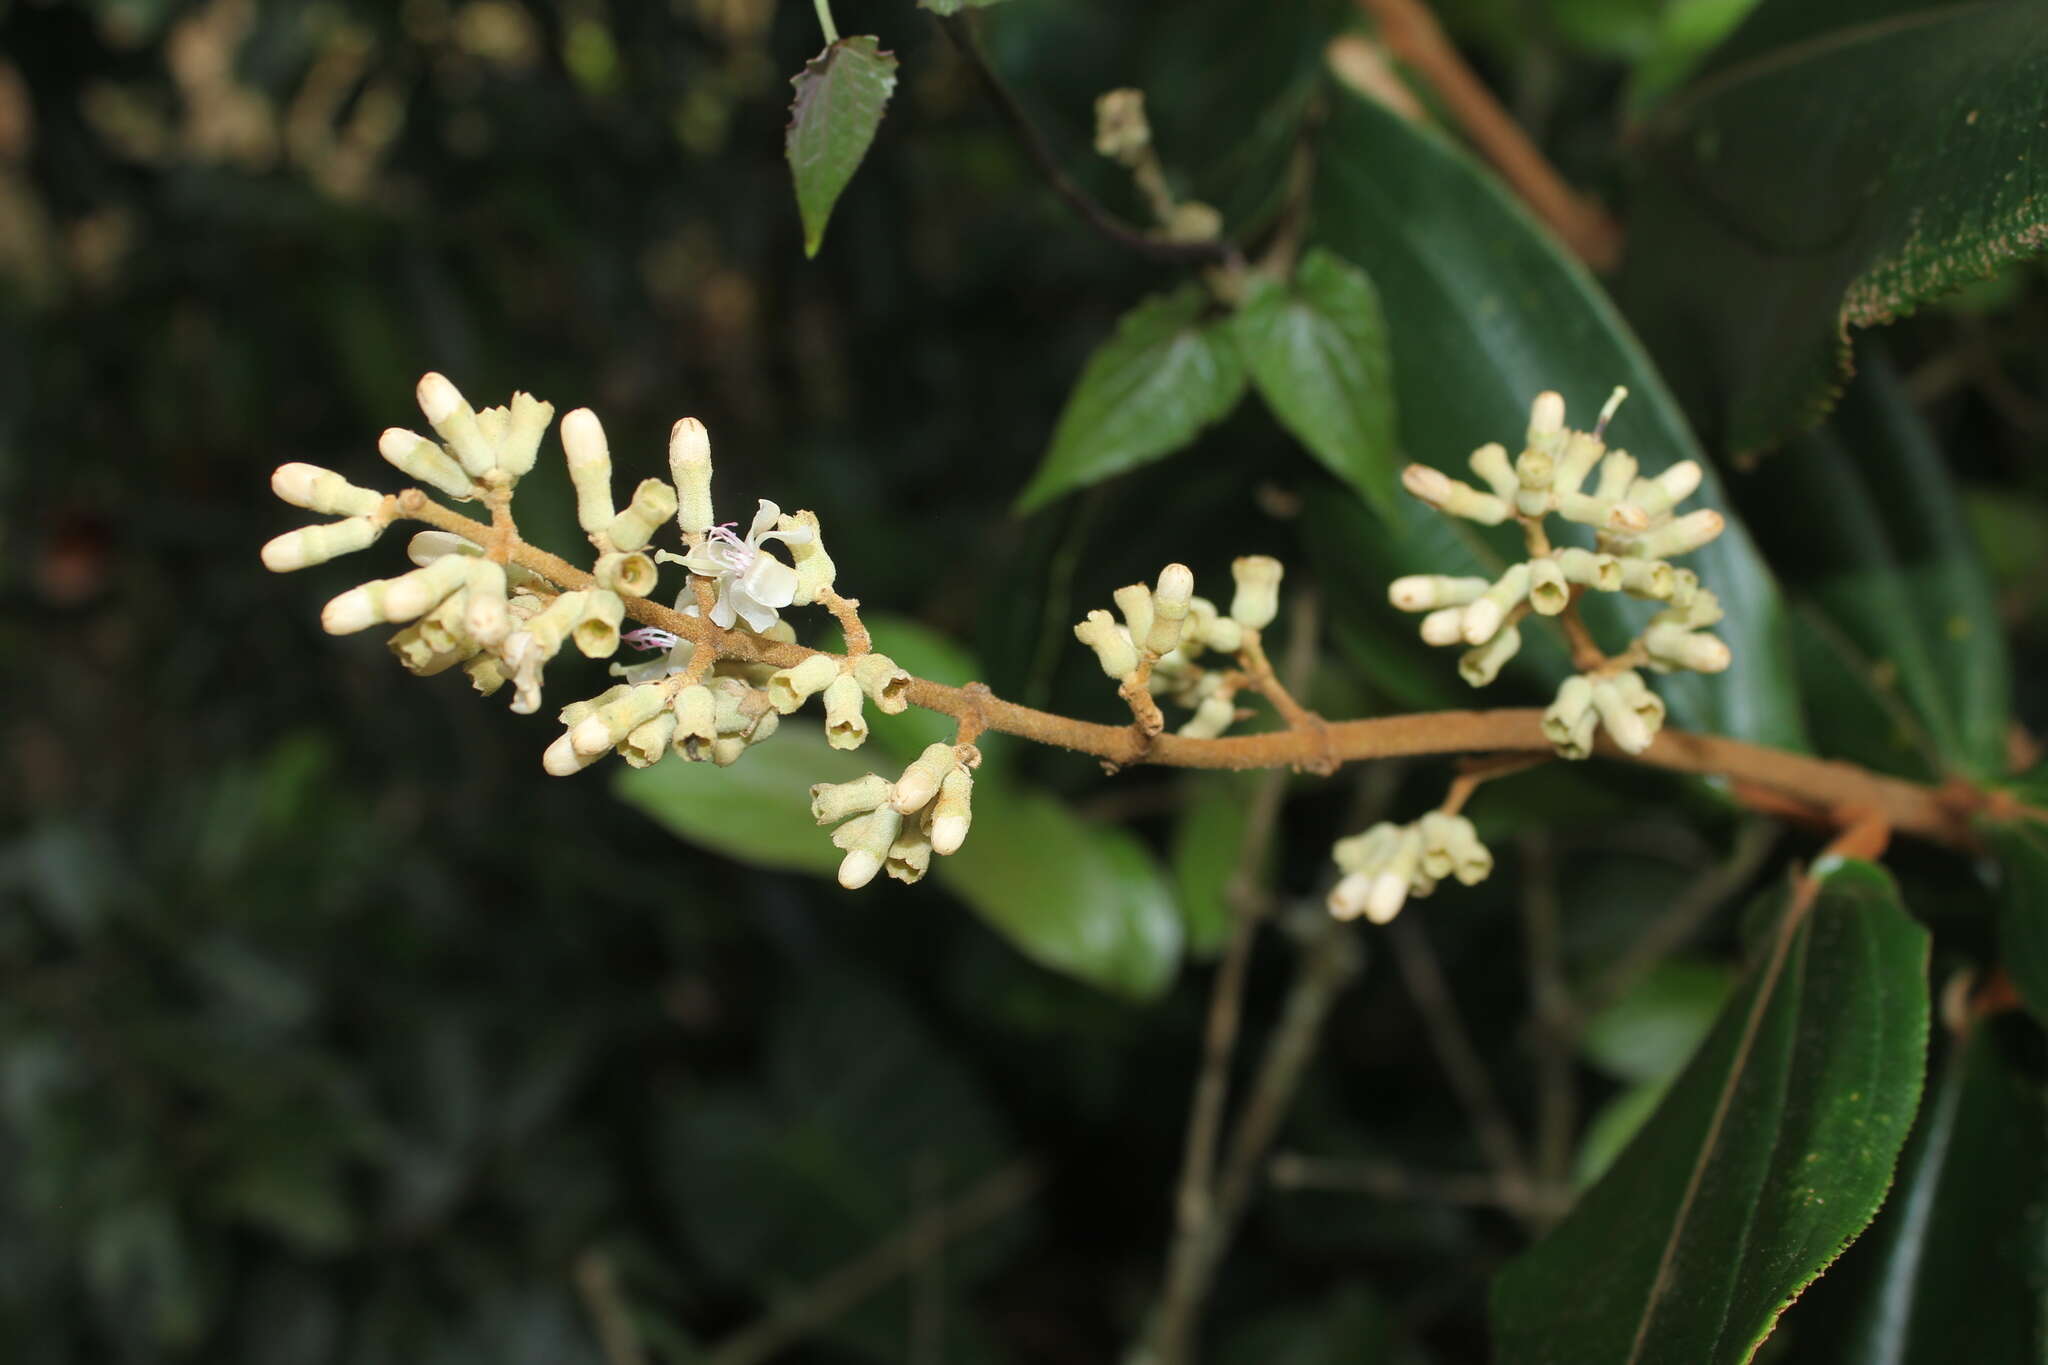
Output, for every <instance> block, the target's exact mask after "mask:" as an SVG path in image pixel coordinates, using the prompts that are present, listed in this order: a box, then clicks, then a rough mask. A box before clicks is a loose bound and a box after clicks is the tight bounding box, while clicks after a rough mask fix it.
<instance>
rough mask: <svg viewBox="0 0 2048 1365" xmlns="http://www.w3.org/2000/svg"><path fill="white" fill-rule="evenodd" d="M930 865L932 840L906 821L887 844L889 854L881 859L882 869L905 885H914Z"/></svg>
mask: <svg viewBox="0 0 2048 1365" xmlns="http://www.w3.org/2000/svg"><path fill="white" fill-rule="evenodd" d="M931 865H932V841H931V838H930V836H928V835H927V834H926V833H925V832H924V830H923V829H922V828H921V827H919V826H918V825H916V824H912V823H908V822H906V823H905V824H904V826H903V828H902V829H901V830H899V831H898V832H897V835H896V841H895V842H894V843H892V844H890V845H889V855H888V857H886V858H884V859H883V860H882V870H883V871H884V872H887V873H888V874H889V875H890V876H891V877H894V878H895V879H896V880H897V881H899V882H902V883H903V884H904V885H905V886H915V885H916V884H917V883H919V882H921V881H923V880H924V874H925V872H926V870H927V869H929V868H930V867H931Z"/></svg>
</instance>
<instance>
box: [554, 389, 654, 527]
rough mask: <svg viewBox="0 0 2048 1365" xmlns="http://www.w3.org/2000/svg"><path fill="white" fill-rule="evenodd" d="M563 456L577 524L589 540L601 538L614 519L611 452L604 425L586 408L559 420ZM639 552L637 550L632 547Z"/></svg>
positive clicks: (578, 409) (615, 513)
mask: <svg viewBox="0 0 2048 1365" xmlns="http://www.w3.org/2000/svg"><path fill="white" fill-rule="evenodd" d="M562 455H563V457H564V458H565V459H566V461H567V463H568V465H569V482H570V483H572V484H574V485H575V487H576V524H577V525H579V526H581V527H582V528H583V532H584V534H585V535H588V536H593V537H596V536H602V535H603V534H604V533H605V532H606V530H608V529H609V528H610V527H611V524H612V518H613V517H614V516H616V515H617V512H616V509H614V508H613V507H612V448H611V446H610V444H609V443H608V442H607V441H606V440H605V435H604V424H603V423H601V422H599V421H598V420H597V414H596V413H594V412H592V411H591V410H590V409H589V408H577V409H576V410H575V411H574V412H571V413H570V414H568V415H567V416H566V417H564V418H563V419H562ZM634 548H635V549H637V548H639V547H638V546H635V547H634Z"/></svg>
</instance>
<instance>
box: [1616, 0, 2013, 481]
mask: <svg viewBox="0 0 2048 1365" xmlns="http://www.w3.org/2000/svg"><path fill="white" fill-rule="evenodd" d="M1886 8H1887V9H1888V10H1891V11H1894V12H1892V13H1891V14H1890V15H1889V17H1887V18H1885V19H1884V20H1883V21H1882V22H1874V23H1856V24H1854V25H1851V26H1848V27H1840V28H1835V29H1833V30H1831V31H1826V32H1821V33H1818V34H1816V35H1814V36H1810V37H1805V38H1804V41H1800V42H1798V43H1796V44H1795V45H1793V46H1789V47H1770V48H1768V49H1766V50H1760V51H1755V52H1754V55H1753V56H1751V57H1748V58H1746V59H1744V60H1740V61H1736V62H1734V63H1732V64H1728V65H1720V64H1717V69H1716V70H1715V72H1714V74H1713V75H1712V76H1710V77H1709V78H1707V79H1706V80H1705V81H1703V82H1701V83H1700V84H1699V85H1697V86H1696V87H1695V88H1694V89H1693V91H1692V92H1691V93H1690V94H1689V95H1687V96H1685V97H1683V98H1681V99H1680V100H1678V101H1676V102H1674V103H1673V104H1672V105H1671V106H1670V107H1668V108H1667V109H1666V110H1665V111H1664V113H1663V114H1662V115H1661V116H1660V117H1659V118H1658V119H1657V120H1655V122H1654V123H1653V125H1652V128H1651V130H1650V132H1649V135H1648V137H1647V138H1646V152H1645V156H1644V161H1645V173H1644V175H1643V177H1642V185H1641V188H1640V190H1639V192H1638V195H1637V198H1636V204H1635V210H1634V213H1633V215H1632V218H1631V222H1630V231H1629V238H1630V242H1631V249H1630V252H1629V258H1628V261H1627V263H1626V266H1625V269H1624V273H1623V284H1622V289H1621V292H1622V295H1623V297H1624V298H1626V299H1627V300H1628V302H1629V304H1630V311H1631V314H1632V315H1633V316H1634V317H1635V318H1636V319H1637V320H1638V321H1639V322H1640V323H1641V325H1642V327H1643V332H1644V336H1645V338H1646V339H1647V340H1648V341H1649V342H1650V345H1651V347H1652V349H1653V350H1654V351H1655V352H1656V353H1657V355H1658V356H1659V357H1660V358H1661V359H1662V360H1663V361H1664V362H1665V364H1666V365H1667V366H1669V367H1670V369H1671V371H1672V373H1674V374H1677V375H1680V376H1682V377H1684V378H1685V379H1686V380H1687V381H1689V384H1688V387H1686V389H1685V390H1684V392H1683V393H1682V395H1681V396H1682V397H1683V398H1684V399H1685V401H1686V405H1687V409H1688V410H1689V411H1690V412H1692V413H1693V414H1694V416H1695V417H1697V418H1698V419H1699V420H1700V421H1701V422H1702V423H1703V425H1704V427H1705V429H1706V430H1707V431H1708V432H1709V434H1710V436H1712V437H1713V438H1714V439H1715V441H1716V444H1718V445H1721V446H1724V447H1726V448H1729V449H1734V450H1752V449H1758V448H1761V447H1764V446H1767V445H1770V444H1772V443H1774V442H1775V441H1776V440H1777V439H1778V438H1779V437H1781V436H1783V435H1785V434H1786V433H1788V432H1790V431H1793V430H1796V429H1798V428H1801V427H1805V426H1810V425H1812V424H1813V423H1814V422H1815V421H1817V420H1818V419H1819V418H1820V417H1821V416H1822V415H1823V414H1824V413H1825V412H1826V411H1827V410H1828V408H1829V407H1830V406H1831V405H1832V403H1833V401H1834V398H1835V395H1836V394H1838V393H1839V392H1840V390H1841V387H1842V384H1843V382H1844V381H1845V380H1846V379H1847V378H1848V375H1849V372H1850V360H1851V357H1850V350H1849V339H1848V337H1849V331H1850V329H1851V328H1856V327H1870V326H1875V325H1877V324H1880V323H1884V322H1889V321H1891V320H1892V319H1894V318H1896V317H1899V316H1900V315H1902V314H1905V313H1910V312H1911V311H1913V309H1914V308H1915V307H1916V306H1917V305H1918V304H1920V303H1922V302H1924V301H1925V300H1928V299H1931V298H1934V297H1936V296H1938V295H1941V294H1944V293H1947V292H1949V291H1951V290H1953V289H1956V288H1957V287H1959V286H1961V285H1963V284H1966V283H1968V282H1970V281H1972V280H1976V279H1979V278H1981V277H1983V276H1986V275H1989V274H1991V273H1992V272H1993V271H1995V270H1996V269H1998V268H1999V267H2000V266H2001V265H2003V264H2005V263H2006V262H2008V261H2012V260H2016V259H2020V258H2023V257H2026V256H2030V255H2035V254H2038V253H2039V252H2040V251H2041V250H2042V249H2043V247H2044V246H2048V23H2043V22H2042V18H2041V11H2040V9H2039V7H2038V6H2036V5H2027V4H1972V5H1955V6H1925V5H1923V6H1921V7H1919V8H1916V9H1914V10H1912V11H1910V12H1902V11H1901V7H1899V6H1896V5H1887V6H1886ZM1805 9H1807V6H1806V5H1805V3H1804V0H1780V2H1779V3H1777V4H1773V5H1769V6H1766V7H1764V8H1763V9H1761V10H1759V11H1758V13H1757V14H1756V15H1755V16H1754V18H1753V19H1752V21H1751V26H1750V28H1749V30H1748V31H1752V32H1754V31H1777V30H1781V29H1782V30H1783V31H1784V32H1785V34H1786V36H1788V37H1800V36H1803V35H1804V34H1805V33H1807V32H1808V30H1807V27H1806V21H1805V20H1803V19H1799V18H1796V17H1787V16H1792V15H1793V14H1794V12H1795V11H1801V10H1805ZM1738 40H1739V41H1740V42H1741V43H1742V44H1744V46H1745V48H1746V47H1747V45H1748V44H1750V43H1752V42H1755V41H1757V40H1756V39H1752V38H1746V37H1745V36H1744V33H1738V34H1737V35H1736V39H1735V40H1731V43H1733V42H1736V41H1738Z"/></svg>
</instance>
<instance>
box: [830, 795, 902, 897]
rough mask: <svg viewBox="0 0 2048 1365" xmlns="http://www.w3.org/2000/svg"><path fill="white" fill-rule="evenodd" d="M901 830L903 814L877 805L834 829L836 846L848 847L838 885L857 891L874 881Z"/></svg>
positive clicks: (840, 865)
mask: <svg viewBox="0 0 2048 1365" xmlns="http://www.w3.org/2000/svg"><path fill="white" fill-rule="evenodd" d="M902 831H903V817H902V816H901V815H900V814H898V813H897V812H896V810H895V809H894V808H893V807H890V806H878V807H877V808H875V809H874V810H871V811H869V812H868V813H867V814H866V815H858V816H855V817H854V818H853V819H851V820H848V821H847V822H846V823H845V824H843V825H841V826H840V827H839V828H838V829H835V830H833V831H832V844H833V846H834V847H835V848H842V849H845V850H846V857H845V858H843V859H841V860H840V863H839V884H840V885H841V886H843V887H845V888H846V889H847V890H848V891H857V890H859V889H860V888H861V887H863V886H866V885H867V884H868V883H869V882H871V881H873V880H874V879H875V874H876V873H877V872H880V871H881V870H882V863H883V860H884V859H886V858H887V857H888V856H889V848H890V846H891V845H892V844H894V843H895V842H896V836H897V835H898V834H900V833H902Z"/></svg>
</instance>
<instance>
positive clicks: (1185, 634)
mask: <svg viewBox="0 0 2048 1365" xmlns="http://www.w3.org/2000/svg"><path fill="white" fill-rule="evenodd" d="M1222 615H1223V613H1222V612H1220V611H1218V610H1216V604H1215V603H1214V602H1211V601H1210V600H1209V599H1208V598H1206V597H1190V598H1189V599H1188V615H1187V619H1186V620H1185V621H1182V622H1181V623H1180V639H1179V641H1178V642H1177V643H1176V645H1175V648H1177V649H1179V650H1180V651H1181V652H1182V653H1183V654H1186V655H1187V656H1188V657H1190V658H1192V657H1194V656H1195V655H1197V654H1200V653H1201V652H1202V651H1203V650H1204V649H1206V648H1208V645H1207V641H1208V638H1209V628H1210V627H1211V626H1213V625H1215V624H1216V622H1217V620H1218V619H1220V618H1221V617H1222Z"/></svg>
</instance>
